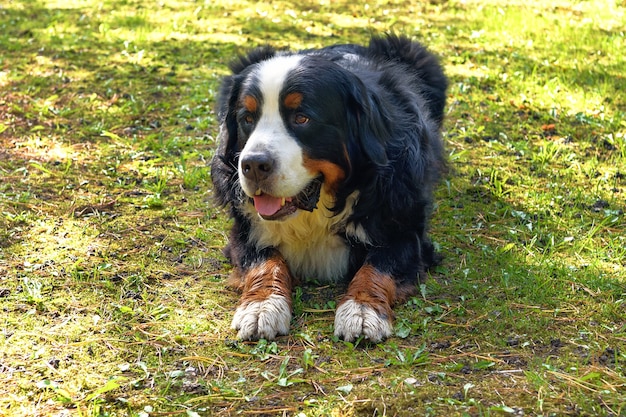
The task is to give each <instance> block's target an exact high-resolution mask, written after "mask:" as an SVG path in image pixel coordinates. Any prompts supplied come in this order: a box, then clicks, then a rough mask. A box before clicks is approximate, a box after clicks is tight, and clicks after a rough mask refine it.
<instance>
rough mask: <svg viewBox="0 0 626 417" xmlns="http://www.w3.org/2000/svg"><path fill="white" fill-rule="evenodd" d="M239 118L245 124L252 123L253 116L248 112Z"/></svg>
mask: <svg viewBox="0 0 626 417" xmlns="http://www.w3.org/2000/svg"><path fill="white" fill-rule="evenodd" d="M241 120H242V121H243V122H244V123H245V124H247V125H251V124H254V116H253V115H252V114H250V113H246V114H244V115H243V117H242V118H241Z"/></svg>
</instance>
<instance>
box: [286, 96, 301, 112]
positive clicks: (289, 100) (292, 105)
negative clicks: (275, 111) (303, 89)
mask: <svg viewBox="0 0 626 417" xmlns="http://www.w3.org/2000/svg"><path fill="white" fill-rule="evenodd" d="M302 98H303V97H302V94H301V93H289V94H287V95H286V96H285V99H284V100H283V103H284V104H285V107H287V108H288V109H292V110H295V109H297V108H298V107H300V104H301V103H302Z"/></svg>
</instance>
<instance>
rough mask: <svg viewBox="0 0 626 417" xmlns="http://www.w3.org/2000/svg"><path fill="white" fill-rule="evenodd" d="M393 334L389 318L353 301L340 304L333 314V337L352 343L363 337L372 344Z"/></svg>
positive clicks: (364, 304) (370, 307)
mask: <svg viewBox="0 0 626 417" xmlns="http://www.w3.org/2000/svg"><path fill="white" fill-rule="evenodd" d="M392 333H393V326H392V322H391V317H389V316H388V315H387V314H383V313H380V312H378V311H376V309H374V308H373V307H372V306H371V305H369V304H366V303H360V302H358V301H355V300H347V301H345V302H344V303H342V304H341V305H340V306H339V307H338V308H337V312H336V313H335V336H337V337H339V338H341V339H343V340H345V341H347V342H353V341H355V340H356V339H358V338H359V337H361V336H363V337H364V338H365V339H369V340H370V341H372V342H374V343H378V342H380V341H381V340H383V339H386V338H388V337H389V336H391V335H392Z"/></svg>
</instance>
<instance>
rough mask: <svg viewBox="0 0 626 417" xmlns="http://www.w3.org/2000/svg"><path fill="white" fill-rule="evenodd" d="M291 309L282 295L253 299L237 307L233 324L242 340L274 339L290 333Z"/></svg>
mask: <svg viewBox="0 0 626 417" xmlns="http://www.w3.org/2000/svg"><path fill="white" fill-rule="evenodd" d="M290 321H291V309H290V308H289V303H288V302H287V300H286V299H285V297H283V296H282V295H276V294H273V295H270V296H269V297H268V298H267V299H265V300H263V301H251V302H248V303H246V304H242V305H240V306H239V307H237V311H235V316H234V317H233V321H232V323H231V326H230V327H232V328H233V329H235V330H238V331H239V332H238V333H237V337H238V338H239V339H241V340H258V339H267V340H272V339H274V338H275V337H276V336H277V335H285V334H287V333H289V322H290Z"/></svg>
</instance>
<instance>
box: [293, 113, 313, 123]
mask: <svg viewBox="0 0 626 417" xmlns="http://www.w3.org/2000/svg"><path fill="white" fill-rule="evenodd" d="M310 120H311V119H309V118H308V117H307V116H305V115H304V114H302V113H298V114H296V115H295V116H294V118H293V122H294V123H295V124H297V125H305V124H307V123H309V121H310Z"/></svg>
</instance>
